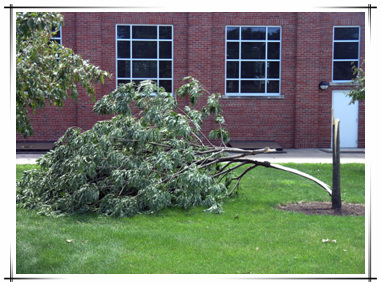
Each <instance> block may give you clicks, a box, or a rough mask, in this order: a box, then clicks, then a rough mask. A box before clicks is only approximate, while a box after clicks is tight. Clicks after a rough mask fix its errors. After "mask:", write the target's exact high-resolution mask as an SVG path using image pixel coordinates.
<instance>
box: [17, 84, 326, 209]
mask: <svg viewBox="0 0 381 286" xmlns="http://www.w3.org/2000/svg"><path fill="white" fill-rule="evenodd" d="M185 80H187V81H188V82H187V83H186V84H184V85H183V86H182V87H180V88H179V89H178V90H177V91H176V94H175V95H171V94H169V93H167V92H165V90H164V89H162V88H160V87H158V86H156V85H155V84H154V83H152V82H150V81H145V82H142V83H140V84H139V85H138V86H136V85H135V84H134V83H130V84H125V85H121V86H119V87H118V88H117V89H116V90H115V91H113V92H112V93H110V94H109V95H105V96H104V97H103V98H102V99H100V100H99V101H98V102H97V103H96V104H95V105H94V112H96V113H98V114H113V115H115V116H114V117H113V118H112V119H110V120H104V121H99V122H97V123H96V124H95V125H94V126H93V128H92V129H90V130H87V131H84V132H83V131H82V130H80V129H79V128H69V129H68V130H67V131H66V133H65V135H64V136H62V137H61V138H60V139H59V140H58V141H57V142H56V147H55V149H54V150H52V151H50V152H48V153H47V154H46V155H44V156H43V157H41V158H40V159H39V160H38V165H39V166H40V168H38V169H36V170H31V171H27V172H25V173H24V175H23V177H22V179H21V180H20V181H19V182H18V185H17V186H18V187H17V204H18V206H20V207H24V208H31V209H38V210H39V212H40V213H43V214H47V215H48V214H49V215H63V214H72V213H83V212H98V213H102V214H106V215H114V216H133V215H135V214H139V213H157V212H159V211H160V210H162V209H164V208H167V207H180V208H184V209H187V208H189V207H191V206H195V205H202V206H205V207H206V208H207V209H206V211H209V212H214V213H219V212H221V203H222V200H223V199H224V198H226V197H229V196H231V195H232V194H233V193H235V192H237V190H238V187H239V184H240V181H241V179H242V178H243V177H244V176H245V175H246V174H247V173H248V172H249V171H251V170H252V169H254V168H256V167H258V166H263V167H267V168H274V169H279V170H283V171H287V172H291V173H295V174H297V175H300V176H303V177H306V178H308V179H310V180H312V181H314V182H315V183H317V184H319V185H320V186H321V187H323V188H324V189H325V190H326V191H327V192H328V193H329V194H331V190H330V188H329V186H327V185H326V184H324V183H323V182H321V181H319V180H318V179H316V178H314V177H312V176H310V175H308V174H305V173H303V172H300V171H298V170H295V169H290V168H286V167H283V166H280V165H275V164H271V163H269V162H266V161H265V162H261V161H257V160H255V159H253V157H252V156H253V155H256V154H259V153H266V152H272V151H273V150H271V149H269V148H264V149H260V150H242V149H237V148H229V147H227V146H226V145H225V144H226V143H227V142H228V141H229V139H230V137H229V133H228V131H227V130H226V128H224V126H225V121H224V118H223V116H222V108H221V106H220V104H219V98H220V95H218V94H217V95H215V94H211V95H210V94H209V95H208V100H207V104H206V106H204V107H203V108H202V109H201V110H197V109H195V105H196V103H197V101H198V98H199V97H200V96H201V95H202V94H203V93H204V92H206V91H205V90H204V89H203V88H202V87H201V85H200V83H199V81H197V80H195V79H193V78H191V77H188V78H186V79H185ZM177 97H189V100H190V103H191V104H190V106H186V107H185V108H183V109H181V108H180V107H179V106H178V104H177V100H176V98H177ZM132 106H134V109H136V110H138V112H137V113H136V112H135V113H134V114H135V115H133V112H132ZM210 116H212V117H213V118H214V120H215V122H216V126H218V128H217V129H215V130H212V131H211V132H210V134H209V136H206V135H204V134H203V133H202V132H201V127H202V122H203V120H204V119H205V118H207V117H210ZM213 140H214V142H215V141H216V140H219V141H220V145H219V146H216V145H215V144H212V142H211V141H213ZM246 165H247V166H248V167H247V168H246V169H245V170H244V171H243V172H242V173H241V174H238V175H237V174H235V173H234V171H235V170H237V169H238V168H239V167H242V166H246Z"/></svg>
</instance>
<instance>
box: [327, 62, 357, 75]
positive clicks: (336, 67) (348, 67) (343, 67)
mask: <svg viewBox="0 0 381 286" xmlns="http://www.w3.org/2000/svg"><path fill="white" fill-rule="evenodd" d="M353 65H355V66H356V67H357V66H358V62H357V61H356V62H354V63H353V62H333V80H352V79H353V78H355V75H353V70H352V67H353Z"/></svg>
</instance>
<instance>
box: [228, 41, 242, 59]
mask: <svg viewBox="0 0 381 286" xmlns="http://www.w3.org/2000/svg"><path fill="white" fill-rule="evenodd" d="M226 52H227V55H226V57H227V58H228V59H238V57H239V43H227V51H226Z"/></svg>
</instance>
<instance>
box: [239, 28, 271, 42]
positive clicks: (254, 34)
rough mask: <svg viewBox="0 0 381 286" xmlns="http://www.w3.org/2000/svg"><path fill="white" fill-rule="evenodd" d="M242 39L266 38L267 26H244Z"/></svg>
mask: <svg viewBox="0 0 381 286" xmlns="http://www.w3.org/2000/svg"><path fill="white" fill-rule="evenodd" d="M241 33H242V40H266V28H265V27H242V32H241Z"/></svg>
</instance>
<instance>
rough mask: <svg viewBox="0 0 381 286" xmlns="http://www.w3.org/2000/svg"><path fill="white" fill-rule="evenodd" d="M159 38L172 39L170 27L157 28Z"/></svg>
mask: <svg viewBox="0 0 381 286" xmlns="http://www.w3.org/2000/svg"><path fill="white" fill-rule="evenodd" d="M159 38H160V39H172V27H170V26H161V27H159Z"/></svg>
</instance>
